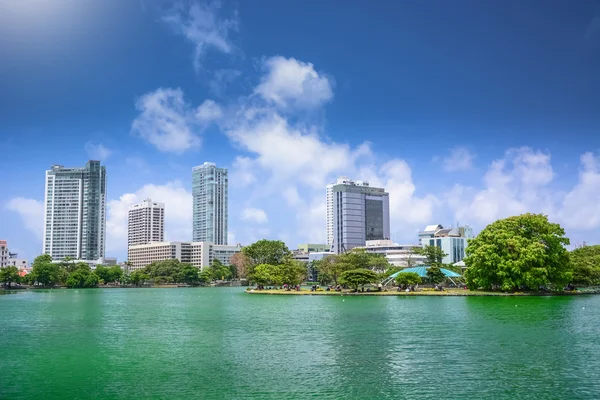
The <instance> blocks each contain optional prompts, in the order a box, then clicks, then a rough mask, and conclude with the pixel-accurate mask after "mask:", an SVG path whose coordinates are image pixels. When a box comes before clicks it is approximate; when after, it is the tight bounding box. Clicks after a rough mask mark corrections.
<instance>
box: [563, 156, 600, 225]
mask: <svg viewBox="0 0 600 400" xmlns="http://www.w3.org/2000/svg"><path fill="white" fill-rule="evenodd" d="M580 163H581V165H580V170H579V180H578V182H577V184H576V185H575V187H574V188H573V189H572V190H571V191H569V192H568V193H567V194H566V195H565V197H564V199H563V201H562V204H561V206H562V207H561V210H560V213H559V216H560V219H561V221H562V222H563V225H565V226H566V227H567V228H571V229H579V230H591V229H597V228H598V227H600V160H599V159H598V158H597V157H595V156H594V155H593V154H592V153H589V152H588V153H585V154H583V155H582V156H581V159H580Z"/></svg>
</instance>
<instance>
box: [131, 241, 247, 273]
mask: <svg viewBox="0 0 600 400" xmlns="http://www.w3.org/2000/svg"><path fill="white" fill-rule="evenodd" d="M241 250H242V246H241V245H240V244H237V245H219V244H213V243H210V242H153V243H147V244H140V245H135V246H129V262H130V263H131V266H130V267H129V270H130V271H135V270H138V269H143V268H145V267H146V266H148V265H150V264H152V263H153V262H156V261H165V260H172V259H177V260H179V261H181V262H185V263H190V264H192V265H193V266H194V267H197V268H199V269H204V268H205V267H208V266H210V265H211V264H212V262H213V261H214V260H219V261H220V262H222V263H223V264H225V265H229V264H230V260H231V257H232V256H233V255H234V254H236V253H239V252H240V251H241Z"/></svg>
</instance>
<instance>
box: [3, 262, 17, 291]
mask: <svg viewBox="0 0 600 400" xmlns="http://www.w3.org/2000/svg"><path fill="white" fill-rule="evenodd" d="M0 282H2V283H4V285H6V286H8V288H9V289H10V286H11V284H12V283H19V282H21V276H20V275H19V268H17V267H15V266H14V265H9V266H7V267H2V268H0Z"/></svg>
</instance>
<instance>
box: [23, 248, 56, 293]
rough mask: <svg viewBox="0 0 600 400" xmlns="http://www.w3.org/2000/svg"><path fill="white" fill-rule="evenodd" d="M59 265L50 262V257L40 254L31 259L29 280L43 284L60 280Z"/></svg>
mask: <svg viewBox="0 0 600 400" xmlns="http://www.w3.org/2000/svg"><path fill="white" fill-rule="evenodd" d="M60 275H61V274H60V266H59V265H58V264H52V257H50V256H49V255H48V254H42V255H41V256H38V257H36V258H35V260H33V264H32V268H31V277H30V278H29V279H30V281H31V282H39V283H40V284H41V285H43V286H53V285H55V284H56V283H57V282H59V281H60V279H61V276H60Z"/></svg>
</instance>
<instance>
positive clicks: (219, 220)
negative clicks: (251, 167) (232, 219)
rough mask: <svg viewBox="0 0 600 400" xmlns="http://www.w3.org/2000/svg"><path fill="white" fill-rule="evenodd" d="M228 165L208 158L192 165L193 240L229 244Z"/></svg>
mask: <svg viewBox="0 0 600 400" xmlns="http://www.w3.org/2000/svg"><path fill="white" fill-rule="evenodd" d="M227 186H228V184H227V169H226V168H217V166H216V165H215V163H211V162H205V163H204V164H203V165H199V166H197V167H194V168H192V196H193V198H194V206H193V207H194V219H193V222H194V223H193V241H194V242H211V243H213V244H227Z"/></svg>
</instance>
